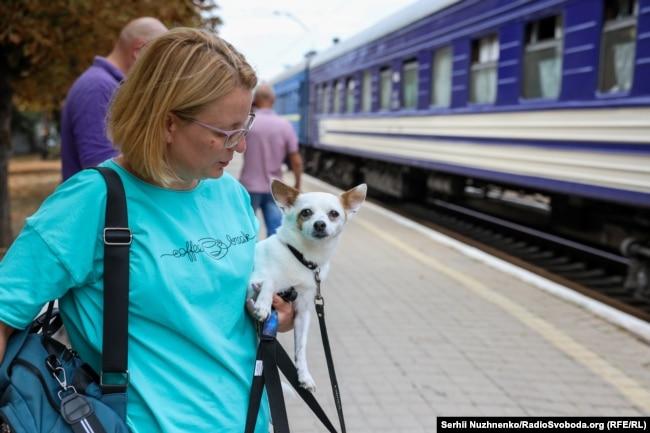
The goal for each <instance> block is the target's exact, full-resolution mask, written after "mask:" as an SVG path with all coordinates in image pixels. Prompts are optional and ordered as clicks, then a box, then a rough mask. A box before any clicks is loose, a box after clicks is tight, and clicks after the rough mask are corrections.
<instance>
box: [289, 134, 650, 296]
mask: <svg viewBox="0 0 650 433" xmlns="http://www.w3.org/2000/svg"><path fill="white" fill-rule="evenodd" d="M301 149H302V150H301V151H302V153H303V158H304V161H305V171H306V172H307V173H308V174H311V175H314V176H316V177H318V178H320V179H322V180H324V181H326V182H328V183H331V184H333V185H336V186H338V187H340V188H344V189H347V188H350V187H352V186H354V185H356V184H358V183H361V182H365V183H367V184H368V187H369V192H370V194H371V195H374V196H376V197H382V198H387V199H391V200H393V201H409V202H414V203H418V204H420V205H425V206H426V205H429V204H431V203H433V202H435V201H439V200H444V201H445V202H448V203H454V204H459V205H462V206H465V207H467V208H471V209H475V210H478V211H480V212H483V213H486V214H489V215H493V216H495V217H498V218H502V219H505V220H508V221H512V222H515V223H518V224H521V225H525V226H527V227H531V228H535V229H538V230H544V231H545V232H548V233H553V234H555V235H557V236H562V237H563V238H567V239H571V240H574V241H576V242H580V243H582V244H586V245H589V246H591V247H594V248H598V249H601V250H603V251H608V252H611V253H614V254H618V255H622V256H624V257H626V258H627V259H628V260H627V262H628V263H629V264H628V266H627V271H626V272H627V278H626V280H625V287H624V289H625V290H626V291H629V293H630V294H631V295H632V296H633V297H634V298H636V299H639V300H642V301H645V302H648V301H650V209H648V208H641V207H633V206H627V205H622V204H617V203H611V202H605V201H598V200H594V199H590V198H585V197H579V196H570V195H566V194H559V193H556V192H548V191H542V190H532V189H527V188H522V187H520V186H516V185H508V184H501V183H496V182H492V181H488V180H484V179H478V178H471V177H466V176H461V175H455V174H451V173H444V172H436V171H433V170H430V169H425V168H419V167H413V166H404V165H399V164H396V163H392V162H386V161H379V160H371V159H366V158H361V157H357V156H351V155H345V154H340V153H333V152H329V151H325V150H322V149H316V148H313V147H308V146H303V147H302V148H301Z"/></svg>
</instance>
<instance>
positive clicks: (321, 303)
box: [314, 273, 346, 433]
mask: <svg viewBox="0 0 650 433" xmlns="http://www.w3.org/2000/svg"><path fill="white" fill-rule="evenodd" d="M314 276H315V278H316V284H317V287H318V292H317V295H316V298H315V299H314V303H315V304H316V314H317V315H318V325H319V326H320V334H321V338H322V339H323V349H324V350H325V359H326V360H327V370H328V371H329V374H330V383H331V384H332V395H333V396H334V404H335V405H336V412H337V414H338V416H339V423H340V424H341V433H346V430H345V419H344V418H343V403H341V392H340V391H339V383H338V381H337V380H336V372H335V371H334V361H333V359H332V350H331V349H330V340H329V337H328V335H327V326H326V325H325V300H324V299H323V297H322V296H321V295H320V278H319V277H318V273H315V275H314Z"/></svg>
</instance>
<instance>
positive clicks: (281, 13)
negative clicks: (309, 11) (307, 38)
mask: <svg viewBox="0 0 650 433" xmlns="http://www.w3.org/2000/svg"><path fill="white" fill-rule="evenodd" d="M273 15H277V16H282V17H287V18H289V19H290V20H291V21H293V22H294V23H296V24H298V25H299V26H300V27H302V28H303V29H304V30H305V31H306V32H310V33H311V29H310V28H309V27H307V25H306V24H305V23H304V22H302V21H301V20H300V19H298V17H296V16H295V15H294V14H292V13H291V12H289V11H284V10H274V11H273Z"/></svg>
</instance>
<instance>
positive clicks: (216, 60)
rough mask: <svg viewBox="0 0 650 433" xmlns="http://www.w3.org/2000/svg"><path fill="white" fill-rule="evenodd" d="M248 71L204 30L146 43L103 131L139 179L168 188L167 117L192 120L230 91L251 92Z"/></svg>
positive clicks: (229, 48) (176, 32)
mask: <svg viewBox="0 0 650 433" xmlns="http://www.w3.org/2000/svg"><path fill="white" fill-rule="evenodd" d="M256 84H257V77H256V75H255V72H254V71H253V68H252V67H251V66H250V65H249V64H248V63H247V62H246V59H245V58H244V56H243V55H242V54H241V53H239V52H238V51H237V50H236V49H235V48H234V47H233V46H232V45H230V44H229V43H228V42H226V41H224V40H223V39H221V38H219V37H218V36H217V35H215V34H213V33H210V32H208V31H205V30H197V29H191V28H182V27H179V28H176V29H173V30H170V31H169V32H167V33H165V34H163V35H161V36H159V37H158V38H156V39H154V40H152V41H151V42H150V43H149V44H148V45H147V46H146V47H145V49H144V50H143V51H142V53H141V55H140V56H139V58H138V60H137V61H136V62H135V64H134V65H133V68H132V69H131V71H130V72H129V75H128V77H127V79H126V80H125V81H124V83H123V84H122V85H121V86H120V88H119V89H118V91H117V92H116V94H115V96H114V98H113V101H112V102H111V107H110V110H109V115H108V122H107V129H108V134H109V136H110V137H111V139H112V141H113V143H115V144H116V145H117V146H119V147H120V149H121V151H122V154H123V157H124V159H125V162H126V163H127V164H128V166H129V167H130V169H131V170H132V171H133V172H134V173H135V174H136V175H138V176H139V177H141V178H143V179H145V180H148V181H153V182H154V183H156V184H159V185H162V186H169V185H170V183H172V182H173V181H175V180H178V177H177V176H176V174H175V173H174V171H173V170H172V168H171V167H170V165H169V163H168V161H167V152H166V148H167V146H166V140H165V123H166V119H167V117H168V116H169V114H170V113H174V114H176V115H178V116H179V117H181V118H188V117H193V116H195V115H196V114H197V113H198V112H200V111H201V110H202V109H203V108H204V107H205V106H206V105H208V104H210V103H212V102H214V101H215V100H217V99H219V98H221V97H223V96H225V95H227V94H229V93H230V92H232V91H233V90H235V89H236V88H240V87H243V88H245V89H248V90H252V89H253V88H254V87H255V85H256Z"/></svg>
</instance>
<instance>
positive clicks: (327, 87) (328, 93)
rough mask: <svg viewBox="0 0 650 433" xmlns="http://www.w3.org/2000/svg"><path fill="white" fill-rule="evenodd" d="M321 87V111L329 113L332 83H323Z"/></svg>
mask: <svg viewBox="0 0 650 433" xmlns="http://www.w3.org/2000/svg"><path fill="white" fill-rule="evenodd" d="M323 87H324V92H323V96H324V97H323V113H329V112H330V106H331V103H332V85H327V84H324V85H323Z"/></svg>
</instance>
